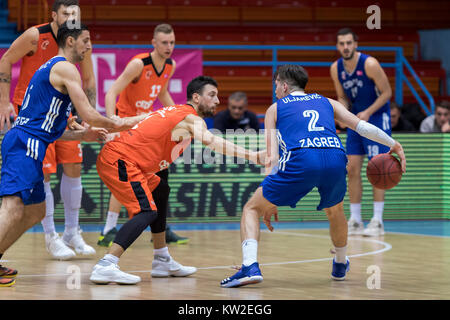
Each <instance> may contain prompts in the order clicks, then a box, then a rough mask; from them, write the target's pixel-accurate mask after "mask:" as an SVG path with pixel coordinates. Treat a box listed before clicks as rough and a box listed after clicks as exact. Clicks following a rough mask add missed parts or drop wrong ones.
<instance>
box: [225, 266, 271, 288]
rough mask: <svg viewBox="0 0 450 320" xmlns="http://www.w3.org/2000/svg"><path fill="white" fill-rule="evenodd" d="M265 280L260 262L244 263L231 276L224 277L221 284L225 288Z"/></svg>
mask: <svg viewBox="0 0 450 320" xmlns="http://www.w3.org/2000/svg"><path fill="white" fill-rule="evenodd" d="M262 281H263V277H262V274H261V270H260V269H259V264H258V262H254V263H252V264H251V265H249V266H244V265H242V267H241V269H240V270H239V271H238V272H236V273H235V274H234V275H232V276H231V277H229V278H226V279H223V280H222V281H221V282H220V286H221V287H223V288H233V287H241V286H245V285H248V284H254V283H259V282H262Z"/></svg>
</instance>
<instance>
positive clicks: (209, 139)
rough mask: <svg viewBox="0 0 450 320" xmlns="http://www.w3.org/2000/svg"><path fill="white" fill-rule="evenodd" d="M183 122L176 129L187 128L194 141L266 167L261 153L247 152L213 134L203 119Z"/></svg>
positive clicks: (191, 118) (190, 117) (192, 118)
mask: <svg viewBox="0 0 450 320" xmlns="http://www.w3.org/2000/svg"><path fill="white" fill-rule="evenodd" d="M182 122H183V123H182V124H181V126H180V127H178V126H177V127H176V128H175V129H183V128H185V129H186V130H187V131H188V132H189V134H190V135H191V136H192V137H193V138H194V139H196V140H199V141H201V142H202V143H203V144H204V145H205V146H207V147H209V148H211V149H212V150H214V151H216V152H219V153H221V154H224V155H227V156H230V157H238V158H243V159H247V160H250V161H252V162H254V163H257V164H260V165H264V162H263V161H264V160H263V159H262V158H261V157H260V155H261V153H260V152H255V151H250V150H247V149H245V148H242V147H240V146H238V145H235V144H234V143H231V142H229V141H227V140H225V139H223V138H221V137H219V136H216V135H214V134H212V133H211V132H210V131H209V130H208V128H207V126H206V123H205V121H204V120H203V119H202V118H200V117H198V116H194V115H188V116H187V117H186V118H185V119H184V120H183V121H182Z"/></svg>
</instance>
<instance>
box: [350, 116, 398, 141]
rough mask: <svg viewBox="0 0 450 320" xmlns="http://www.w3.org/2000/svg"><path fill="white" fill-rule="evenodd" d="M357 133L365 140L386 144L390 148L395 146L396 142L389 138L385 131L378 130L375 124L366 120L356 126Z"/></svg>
mask: <svg viewBox="0 0 450 320" xmlns="http://www.w3.org/2000/svg"><path fill="white" fill-rule="evenodd" d="M356 132H358V134H359V135H361V136H363V137H364V138H367V139H370V140H373V141H375V142H378V143H381V144H384V145H385V146H388V147H390V148H392V147H393V146H394V145H395V140H394V139H392V138H391V137H389V136H388V135H387V134H386V133H385V132H384V131H383V130H381V129H378V128H377V127H375V126H374V125H373V124H370V123H368V122H366V121H364V120H361V121H359V122H358V124H357V125H356Z"/></svg>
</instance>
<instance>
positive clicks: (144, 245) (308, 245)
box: [0, 229, 450, 300]
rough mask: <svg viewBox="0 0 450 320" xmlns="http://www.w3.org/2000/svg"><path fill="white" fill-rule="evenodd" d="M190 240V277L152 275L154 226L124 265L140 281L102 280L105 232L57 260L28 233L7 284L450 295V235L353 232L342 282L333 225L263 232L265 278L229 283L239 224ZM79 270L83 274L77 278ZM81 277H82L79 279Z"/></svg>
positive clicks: (22, 290)
mask: <svg viewBox="0 0 450 320" xmlns="http://www.w3.org/2000/svg"><path fill="white" fill-rule="evenodd" d="M182 234H183V235H186V236H188V237H190V239H191V240H190V242H189V244H187V245H170V246H169V250H170V252H171V254H172V256H173V257H174V258H175V259H176V260H177V261H178V262H180V263H182V264H185V265H193V266H196V267H197V268H198V272H197V273H196V274H194V275H193V276H191V277H188V278H163V279H155V278H151V277H150V270H151V263H152V246H151V244H150V241H149V239H150V233H149V232H144V233H143V234H142V235H141V237H140V238H139V239H138V240H137V241H136V242H135V243H134V244H133V245H132V247H131V248H130V249H129V250H128V251H127V252H126V253H125V254H124V256H123V257H122V259H121V261H120V264H119V265H120V267H121V270H123V271H126V272H130V273H133V274H136V275H139V276H140V277H141V278H142V282H141V283H139V284H138V285H133V286H120V285H115V284H109V285H95V284H92V283H91V282H90V281H89V276H90V272H91V270H92V267H93V266H94V264H95V263H96V261H97V260H98V259H99V258H101V257H102V256H103V255H104V253H105V251H106V249H105V248H101V247H98V246H96V245H95V243H96V238H97V235H98V233H94V232H85V233H83V236H84V238H85V240H86V241H87V242H88V243H89V244H91V245H93V246H94V247H95V248H96V250H97V254H96V255H95V256H94V257H91V258H82V257H79V258H78V257H77V258H75V259H74V260H71V261H54V260H51V259H50V257H49V255H48V254H47V252H46V250H45V248H44V235H43V234H42V233H26V234H25V235H24V236H23V237H22V238H21V239H19V241H18V242H16V243H15V244H14V246H13V247H12V248H11V249H10V250H9V251H8V252H7V254H5V256H4V257H3V259H4V260H6V262H5V261H4V262H2V264H4V265H7V266H9V267H12V268H16V269H18V270H19V273H20V275H19V276H18V277H17V281H16V284H15V285H14V286H13V287H10V288H0V300H6V299H14V300H15V299H25V300H28V299H36V300H39V299H58V300H59V299H77V300H79V299H81V300H97V299H101V300H105V299H106V300H109V299H115V300H119V299H120V300H127V299H152V300H153V299H158V300H184V299H189V300H191V299H193V300H197V299H201V300H213V299H214V300H222V299H223V300H226V299H233V300H247V299H250V300H269V299H275V300H293V299H294V300H309V299H325V300H334V299H364V300H365V299H370V300H378V299H387V300H390V299H401V300H403V299H408V300H409V299H450V238H449V237H433V236H422V235H409V234H397V233H387V234H386V235H385V236H383V237H379V238H364V237H360V236H357V237H351V238H349V243H348V247H349V252H348V254H349V256H350V262H351V265H350V267H351V270H350V272H349V273H348V276H347V279H346V280H345V281H342V282H337V281H333V280H331V279H330V272H331V259H332V257H333V256H332V254H331V253H330V248H331V242H330V239H329V236H328V230H326V229H306V230H305V229H302V230H299V229H296V230H286V229H283V230H275V232H273V233H269V232H263V233H262V234H261V242H260V245H259V262H260V264H261V270H262V273H263V276H264V281H263V282H262V283H260V284H257V285H252V286H248V287H242V288H234V289H227V288H221V287H220V286H219V282H220V280H222V279H223V278H225V277H227V276H230V275H231V274H233V273H234V270H232V269H231V268H230V266H232V265H238V264H240V263H241V248H240V240H239V231H238V230H213V231H209V230H200V231H183V232H182ZM77 270H79V271H80V274H79V275H80V277H78V278H76V273H73V272H76V271H77ZM76 279H80V281H79V282H77V280H76Z"/></svg>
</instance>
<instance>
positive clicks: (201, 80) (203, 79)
mask: <svg viewBox="0 0 450 320" xmlns="http://www.w3.org/2000/svg"><path fill="white" fill-rule="evenodd" d="M207 84H210V85H212V86H214V87H216V88H217V82H216V80H214V79H213V78H211V77H208V76H198V77H196V78H194V79H192V80H191V82H189V84H188V86H187V89H186V91H187V100H188V101H189V100H192V96H193V95H194V93H198V94H199V95H201V94H202V92H203V88H204V87H205V86H206V85H207Z"/></svg>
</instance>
